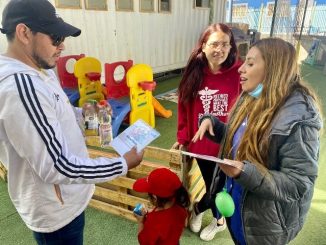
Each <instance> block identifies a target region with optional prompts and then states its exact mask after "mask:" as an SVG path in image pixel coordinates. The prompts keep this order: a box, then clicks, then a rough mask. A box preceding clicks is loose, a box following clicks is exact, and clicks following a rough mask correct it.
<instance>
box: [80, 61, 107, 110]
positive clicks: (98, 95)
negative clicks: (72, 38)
mask: <svg viewBox="0 0 326 245" xmlns="http://www.w3.org/2000/svg"><path fill="white" fill-rule="evenodd" d="M101 72H102V68H101V62H100V61H99V60H98V59H96V58H93V57H84V58H81V59H79V60H78V61H77V62H76V63H75V66H74V74H75V76H76V77H77V80H78V90H79V95H80V98H79V101H78V106H79V107H82V106H83V105H84V103H85V102H86V101H87V100H89V99H93V100H97V101H100V100H103V99H104V95H103V93H102V84H101Z"/></svg>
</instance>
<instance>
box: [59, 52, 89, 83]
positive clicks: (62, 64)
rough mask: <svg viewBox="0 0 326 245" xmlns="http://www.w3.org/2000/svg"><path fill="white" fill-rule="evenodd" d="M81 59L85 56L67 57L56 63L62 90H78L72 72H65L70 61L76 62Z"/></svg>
mask: <svg viewBox="0 0 326 245" xmlns="http://www.w3.org/2000/svg"><path fill="white" fill-rule="evenodd" d="M83 57H85V54H80V55H67V56H62V57H60V58H59V60H58V63H57V71H58V76H59V79H60V83H61V86H62V87H63V88H71V89H77V88H78V82H77V78H76V77H75V75H74V72H72V73H70V72H68V71H67V62H68V60H70V59H73V60H76V61H77V60H79V59H81V58H83Z"/></svg>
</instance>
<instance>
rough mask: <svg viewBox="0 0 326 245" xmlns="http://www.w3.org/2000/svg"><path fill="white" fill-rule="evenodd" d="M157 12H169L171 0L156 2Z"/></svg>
mask: <svg viewBox="0 0 326 245" xmlns="http://www.w3.org/2000/svg"><path fill="white" fill-rule="evenodd" d="M158 6H159V7H158V10H159V12H171V0H158Z"/></svg>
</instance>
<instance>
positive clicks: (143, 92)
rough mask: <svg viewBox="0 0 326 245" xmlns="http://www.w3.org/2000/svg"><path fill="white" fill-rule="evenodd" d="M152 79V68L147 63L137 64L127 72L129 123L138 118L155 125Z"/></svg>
mask: <svg viewBox="0 0 326 245" xmlns="http://www.w3.org/2000/svg"><path fill="white" fill-rule="evenodd" d="M155 84H156V83H155V82H154V81H153V70H152V68H151V67H150V66H149V65H146V64H137V65H134V66H133V67H131V68H130V69H129V70H128V72H127V85H128V87H129V88H130V105H131V111H130V116H129V121H130V124H133V123H134V122H136V121H137V120H138V119H142V120H144V121H145V122H147V123H148V124H149V125H150V126H152V127H153V128H154V127H155V115H154V106H153V101H152V90H153V88H154V87H155Z"/></svg>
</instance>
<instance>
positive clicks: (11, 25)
mask: <svg viewBox="0 0 326 245" xmlns="http://www.w3.org/2000/svg"><path fill="white" fill-rule="evenodd" d="M20 23H24V24H25V25H27V26H28V27H29V28H31V29H32V30H33V31H36V32H42V33H46V34H52V35H55V36H59V37H68V36H73V37H77V36H79V35H80V33H81V30H80V29H78V28H76V27H74V26H72V25H70V24H68V23H66V22H64V21H63V19H62V18H60V17H59V16H58V15H57V13H56V10H55V8H54V6H53V5H52V4H51V3H50V2H49V1H48V0H10V2H9V3H8V4H7V6H6V7H5V8H4V10H3V12H2V21H1V24H2V28H0V30H1V32H2V33H4V34H8V33H12V32H14V31H15V30H16V26H17V25H18V24H20Z"/></svg>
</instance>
